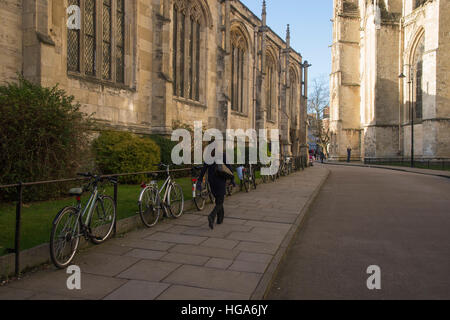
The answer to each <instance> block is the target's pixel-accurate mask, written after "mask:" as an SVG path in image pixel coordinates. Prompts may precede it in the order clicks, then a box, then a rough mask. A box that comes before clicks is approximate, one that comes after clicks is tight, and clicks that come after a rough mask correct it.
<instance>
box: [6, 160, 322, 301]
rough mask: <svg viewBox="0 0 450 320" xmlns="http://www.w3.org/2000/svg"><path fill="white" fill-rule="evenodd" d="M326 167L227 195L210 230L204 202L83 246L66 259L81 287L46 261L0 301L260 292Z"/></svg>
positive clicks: (210, 296)
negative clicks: (221, 215) (200, 207)
mask: <svg viewBox="0 0 450 320" xmlns="http://www.w3.org/2000/svg"><path fill="white" fill-rule="evenodd" d="M328 172H329V171H328V169H326V168H323V167H313V168H309V169H307V170H305V171H303V172H299V173H296V174H293V175H291V176H289V177H285V178H282V179H281V180H279V181H277V182H276V183H270V184H267V185H259V186H258V189H257V190H256V191H251V193H249V194H246V193H239V194H236V195H234V196H233V197H231V198H227V199H226V202H225V213H226V219H225V222H224V224H223V225H220V226H216V227H215V229H214V230H213V231H211V230H210V229H209V227H208V224H207V219H206V215H207V214H208V213H209V211H210V209H211V208H208V210H205V212H202V213H198V212H195V213H187V214H185V215H183V216H182V217H181V218H180V219H177V220H166V221H163V222H161V223H160V224H159V225H157V226H156V227H154V228H152V229H141V230H138V231H135V232H132V233H129V234H127V235H126V236H125V237H123V238H115V239H111V240H109V241H108V242H107V243H105V244H103V245H100V246H96V247H92V248H89V249H87V250H85V251H84V252H81V253H79V254H78V255H77V256H76V258H75V260H74V262H73V264H75V265H78V266H79V267H80V268H81V271H82V278H81V286H82V289H81V290H73V291H70V290H68V289H67V286H66V281H67V278H68V276H69V275H67V274H66V271H65V270H56V269H55V268H54V267H51V268H49V269H48V270H43V271H39V272H37V273H35V274H31V275H26V276H25V277H24V278H23V279H21V280H17V281H14V282H11V283H9V284H7V285H6V286H3V287H0V300H1V299H37V300H53V299H58V300H59V299H107V300H109V299H113V300H116V299H120V300H123V299H139V300H153V299H170V300H183V299H188V300H196V299H199V300H202V299H220V300H229V299H231V300H248V299H251V298H255V297H256V298H258V297H259V298H262V295H263V294H264V292H265V290H266V289H267V287H268V285H269V283H270V280H271V278H272V277H271V275H273V272H274V270H275V269H276V267H277V266H278V262H279V261H280V259H281V256H282V255H283V254H284V253H285V251H286V248H287V244H288V243H289V242H290V240H291V239H292V237H293V234H294V231H296V229H297V226H298V224H299V221H300V220H301V218H302V216H303V215H304V214H305V208H307V206H308V205H309V204H310V203H311V202H312V201H311V198H312V197H313V196H314V195H315V194H317V193H318V190H319V188H320V186H321V185H322V184H323V182H324V181H325V179H326V178H327V176H328Z"/></svg>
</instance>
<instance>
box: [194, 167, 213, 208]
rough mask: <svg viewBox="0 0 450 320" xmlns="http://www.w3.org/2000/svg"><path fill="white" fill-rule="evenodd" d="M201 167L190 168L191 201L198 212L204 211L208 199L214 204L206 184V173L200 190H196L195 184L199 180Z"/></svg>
mask: <svg viewBox="0 0 450 320" xmlns="http://www.w3.org/2000/svg"><path fill="white" fill-rule="evenodd" d="M202 169H203V167H193V168H192V176H193V178H192V200H193V201H194V204H195V207H196V208H197V210H198V211H202V210H203V209H205V205H206V201H207V200H208V199H209V200H210V201H211V203H214V201H215V199H214V196H213V195H212V192H211V187H210V185H209V182H208V173H206V174H205V176H204V177H203V180H202V182H201V190H197V183H198V179H199V172H200V171H201V170H202Z"/></svg>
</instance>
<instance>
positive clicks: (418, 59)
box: [412, 35, 425, 119]
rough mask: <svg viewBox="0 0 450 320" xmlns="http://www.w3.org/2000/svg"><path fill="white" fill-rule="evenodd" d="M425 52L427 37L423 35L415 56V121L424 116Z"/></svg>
mask: <svg viewBox="0 0 450 320" xmlns="http://www.w3.org/2000/svg"><path fill="white" fill-rule="evenodd" d="M424 52H425V36H424V35H422V36H421V37H420V39H419V40H418V42H417V46H416V47H415V50H414V55H413V64H412V66H413V68H412V70H413V72H414V74H413V96H414V111H415V115H414V117H415V119H422V115H423V90H422V75H423V55H424Z"/></svg>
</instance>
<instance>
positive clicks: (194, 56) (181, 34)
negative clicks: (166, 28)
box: [172, 0, 204, 101]
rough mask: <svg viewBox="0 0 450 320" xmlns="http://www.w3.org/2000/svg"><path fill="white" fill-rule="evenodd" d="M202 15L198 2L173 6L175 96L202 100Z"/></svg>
mask: <svg viewBox="0 0 450 320" xmlns="http://www.w3.org/2000/svg"><path fill="white" fill-rule="evenodd" d="M203 25H204V21H203V14H202V10H201V7H200V4H199V3H198V2H197V1H186V0H176V1H175V4H174V7H173V56H172V59H173V93H174V95H175V96H178V97H182V98H187V99H190V100H195V101H200V80H201V76H200V72H201V71H200V70H201V66H200V59H201V41H202V39H201V38H202V32H201V31H202V28H203Z"/></svg>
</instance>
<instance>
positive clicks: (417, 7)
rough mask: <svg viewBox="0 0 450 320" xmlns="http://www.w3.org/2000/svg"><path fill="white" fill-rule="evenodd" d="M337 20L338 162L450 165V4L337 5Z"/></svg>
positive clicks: (334, 106)
mask: <svg viewBox="0 0 450 320" xmlns="http://www.w3.org/2000/svg"><path fill="white" fill-rule="evenodd" d="M332 21H333V45H332V73H331V77H330V95H331V96H330V100H331V102H330V104H331V124H330V125H331V131H332V135H331V145H330V153H331V158H332V159H335V160H344V159H346V157H347V148H351V149H352V159H353V160H364V159H366V160H367V159H370V160H376V159H386V158H389V159H391V158H394V159H399V158H403V159H407V158H411V155H412V154H413V155H414V157H415V158H416V159H428V160H439V159H448V158H450V1H448V0H334V17H333V20H332ZM412 133H413V134H412Z"/></svg>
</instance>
